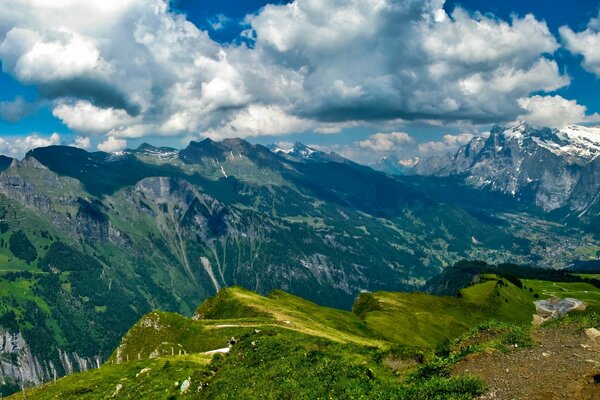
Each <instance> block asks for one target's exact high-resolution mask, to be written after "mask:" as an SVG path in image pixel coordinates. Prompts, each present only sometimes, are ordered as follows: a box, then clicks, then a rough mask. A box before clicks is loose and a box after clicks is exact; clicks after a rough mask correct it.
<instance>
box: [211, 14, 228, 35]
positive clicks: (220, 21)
mask: <svg viewBox="0 0 600 400" xmlns="http://www.w3.org/2000/svg"><path fill="white" fill-rule="evenodd" d="M207 22H208V25H209V26H210V28H211V29H212V30H213V31H221V30H223V29H225V28H226V27H227V25H229V24H231V23H232V22H233V20H232V19H231V18H229V17H228V16H226V15H225V14H217V15H214V16H212V17H210V18H209V19H208V20H207Z"/></svg>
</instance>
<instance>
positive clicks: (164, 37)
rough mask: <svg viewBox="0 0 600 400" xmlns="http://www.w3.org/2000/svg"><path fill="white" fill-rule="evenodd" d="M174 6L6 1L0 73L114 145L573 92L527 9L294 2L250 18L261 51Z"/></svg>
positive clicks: (474, 117) (468, 115)
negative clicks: (495, 12) (504, 14)
mask: <svg viewBox="0 0 600 400" xmlns="http://www.w3.org/2000/svg"><path fill="white" fill-rule="evenodd" d="M169 4H170V2H168V1H166V0H103V1H99V0H94V1H90V0H52V1H41V0H0V9H2V10H3V12H2V13H1V15H0V61H1V62H2V67H3V69H4V71H5V72H7V73H9V74H11V75H12V76H14V77H15V78H16V79H18V80H19V81H20V82H22V83H26V84H32V85H35V86H36V87H37V88H38V89H39V91H40V93H41V94H42V95H43V96H45V97H47V98H50V99H53V100H55V101H56V103H55V104H56V107H55V109H54V115H55V116H56V117H57V118H60V119H61V120H62V121H63V122H65V123H66V124H67V125H68V126H69V127H70V128H71V129H72V130H74V131H77V132H80V133H82V134H105V135H106V136H107V137H112V138H113V140H116V139H118V138H123V139H125V138H127V139H128V138H139V137H143V136H146V135H178V136H180V137H188V136H196V137H197V136H199V135H206V136H211V137H216V138H220V137H225V136H240V137H249V136H258V135H280V134H286V133H292V132H303V131H305V130H311V131H316V132H321V133H335V132H339V131H340V130H343V129H344V128H345V127H348V126H356V125H360V124H362V125H366V124H374V125H377V124H378V126H379V129H381V130H383V129H386V127H385V125H386V124H387V123H389V122H390V121H398V120H403V121H410V120H420V121H424V122H426V123H433V124H439V123H446V122H454V121H468V122H472V123H487V122H490V121H510V120H513V119H514V118H516V117H517V116H519V115H520V114H521V113H522V112H523V110H522V108H521V106H520V105H519V99H522V98H527V97H529V96H530V95H531V94H532V93H539V92H548V91H553V90H556V89H558V88H560V87H563V86H565V85H567V84H568V83H569V78H568V77H567V76H565V75H562V74H561V72H560V71H559V69H558V66H557V64H556V62H555V61H554V60H553V59H552V54H553V52H554V51H555V50H556V49H557V48H558V43H557V41H556V39H555V38H554V37H553V36H552V34H551V33H550V31H549V29H548V27H547V26H546V24H545V23H544V22H542V21H539V20H537V19H536V18H535V17H534V16H532V15H526V16H524V17H517V16H515V17H513V18H512V19H511V20H510V21H503V20H500V19H497V18H494V17H491V16H487V15H481V14H478V13H468V12H466V11H464V10H463V9H461V8H457V9H455V11H454V12H453V13H452V14H451V15H448V14H447V13H446V12H445V11H444V8H443V6H444V1H443V0H419V1H417V0H406V1H393V0H339V1H336V2H325V1H316V0H295V1H293V2H292V3H290V4H285V5H267V6H265V7H264V8H262V9H261V10H259V11H257V12H256V13H255V14H253V15H250V16H248V17H247V18H246V21H245V23H247V24H248V26H249V30H248V31H247V32H246V33H245V36H246V38H254V40H255V41H254V43H252V45H251V46H248V45H246V44H244V43H241V44H228V45H226V46H222V45H220V44H218V43H216V42H214V41H213V40H212V39H211V38H210V36H209V35H208V33H207V32H206V31H202V30H200V29H198V28H197V27H196V26H194V25H193V24H192V23H191V22H189V21H187V20H186V17H185V16H184V15H182V14H177V13H176V12H174V11H173V10H169ZM211 21H213V26H212V28H211V29H215V30H218V29H221V28H222V27H223V26H224V24H225V23H227V21H226V17H220V16H217V17H215V19H213V20H211ZM209 22H210V21H209ZM590 29H591V28H590ZM490 43H493V46H491V45H490Z"/></svg>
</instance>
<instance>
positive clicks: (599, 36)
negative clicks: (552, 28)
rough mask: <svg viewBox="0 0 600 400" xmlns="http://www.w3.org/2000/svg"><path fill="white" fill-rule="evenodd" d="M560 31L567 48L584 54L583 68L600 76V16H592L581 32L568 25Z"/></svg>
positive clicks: (574, 52) (572, 51) (575, 52)
mask: <svg viewBox="0 0 600 400" xmlns="http://www.w3.org/2000/svg"><path fill="white" fill-rule="evenodd" d="M559 32H560V37H561V38H562V41H563V44H564V46H565V48H566V49H567V50H569V51H570V52H571V53H573V54H579V55H582V56H583V62H582V65H583V68H585V69H586V70H587V71H589V72H591V73H593V74H595V75H596V76H600V16H599V17H598V18H592V19H591V20H590V22H589V23H588V25H587V28H586V29H585V30H583V31H581V32H574V31H573V30H572V29H571V28H569V27H568V26H562V27H561V28H560V29H559Z"/></svg>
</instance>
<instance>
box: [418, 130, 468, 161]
mask: <svg viewBox="0 0 600 400" xmlns="http://www.w3.org/2000/svg"><path fill="white" fill-rule="evenodd" d="M474 137H475V135H474V134H472V133H460V134H457V135H444V136H443V138H442V140H441V141H431V142H425V143H421V144H419V147H418V150H419V153H420V154H421V155H425V156H429V155H433V154H444V153H451V152H453V151H456V150H457V149H458V148H459V147H460V146H463V145H465V144H467V143H469V141H470V140H471V139H473V138H474Z"/></svg>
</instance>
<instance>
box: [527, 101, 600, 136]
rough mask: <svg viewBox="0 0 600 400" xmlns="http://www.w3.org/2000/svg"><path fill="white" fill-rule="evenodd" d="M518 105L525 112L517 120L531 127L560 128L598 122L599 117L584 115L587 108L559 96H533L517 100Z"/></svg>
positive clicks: (596, 115)
mask: <svg viewBox="0 0 600 400" xmlns="http://www.w3.org/2000/svg"><path fill="white" fill-rule="evenodd" d="M519 105H520V106H521V107H523V109H524V110H525V111H526V113H525V114H523V115H521V116H520V117H519V120H523V121H526V122H528V123H530V124H531V125H535V126H542V127H550V128H562V127H564V126H567V125H570V124H574V123H579V122H592V121H599V120H600V115H598V114H596V113H595V114H593V115H586V111H587V108H586V107H585V106H582V105H580V104H577V101H576V100H567V99H565V98H563V97H561V96H558V95H557V96H533V97H526V98H522V99H519Z"/></svg>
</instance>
